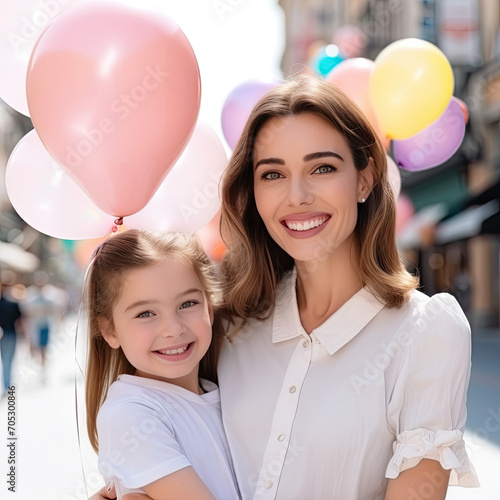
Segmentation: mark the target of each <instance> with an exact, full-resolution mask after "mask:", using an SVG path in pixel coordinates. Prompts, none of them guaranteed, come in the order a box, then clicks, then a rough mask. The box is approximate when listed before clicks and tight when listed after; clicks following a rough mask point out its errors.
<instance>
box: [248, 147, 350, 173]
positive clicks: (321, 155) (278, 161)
mask: <svg viewBox="0 0 500 500" xmlns="http://www.w3.org/2000/svg"><path fill="white" fill-rule="evenodd" d="M328 156H331V157H333V158H337V159H339V160H341V161H344V158H342V156H340V155H339V154H338V153H334V152H333V151H319V152H317V153H309V154H308V155H305V156H304V158H302V160H303V161H311V160H317V159H318V158H326V157H328ZM263 164H267V165H284V164H285V161H284V160H282V159H281V158H264V159H262V160H259V161H258V162H257V163H256V164H255V170H257V167H258V166H259V165H263Z"/></svg>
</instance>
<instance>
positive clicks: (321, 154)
mask: <svg viewBox="0 0 500 500" xmlns="http://www.w3.org/2000/svg"><path fill="white" fill-rule="evenodd" d="M327 156H333V158H338V159H339V160H342V161H344V158H342V156H340V155H339V154H338V153H334V152H333V151H320V152H318V153H310V154H308V155H305V156H304V158H303V160H304V161H311V160H317V159H318V158H325V157H327Z"/></svg>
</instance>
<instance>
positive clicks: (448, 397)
mask: <svg viewBox="0 0 500 500" xmlns="http://www.w3.org/2000/svg"><path fill="white" fill-rule="evenodd" d="M469 376H470V328H469V324H468V322H467V319H466V318H465V315H464V314H463V312H462V310H461V309H460V307H459V305H458V303H457V302H456V300H455V299H454V298H453V297H452V296H451V295H448V294H437V295H435V296H434V297H432V298H429V297H428V296H426V295H424V294H423V293H420V292H418V291H415V292H413V293H412V295H411V298H410V300H409V301H408V302H407V303H405V304H404V305H403V306H402V307H401V308H399V309H390V308H387V307H385V306H383V305H382V304H381V303H380V302H378V300H377V299H376V298H375V297H374V296H373V295H372V294H371V293H370V292H369V291H368V290H367V289H365V288H363V289H361V290H360V291H359V292H357V293H356V294H355V295H354V296H353V297H351V299H349V300H348V301H347V302H346V303H345V304H344V305H343V306H342V307H341V308H340V309H339V310H338V311H337V312H335V313H334V314H333V315H332V316H331V317H330V318H329V319H328V320H327V321H325V322H324V323H323V324H322V325H321V326H319V327H318V328H316V329H315V330H314V331H313V332H312V333H311V334H310V335H308V334H307V333H306V332H305V330H304V328H303V327H302V324H301V322H300V317H299V312H298V307H297V298H296V270H295V269H294V270H293V271H291V272H289V273H288V274H287V275H286V276H285V277H284V278H283V279H282V281H281V283H280V284H279V286H278V293H277V299H276V309H275V311H274V314H273V315H272V317H271V318H269V319H268V320H265V321H258V320H251V321H249V322H248V323H247V324H246V325H245V327H244V328H243V329H242V330H241V331H240V332H239V333H238V335H237V336H236V337H234V338H233V339H232V341H227V342H225V344H224V346H223V349H222V353H221V358H220V361H219V387H220V393H221V402H222V414H223V421H224V428H225V431H226V435H227V438H228V441H229V446H230V449H231V453H232V457H233V461H234V466H235V471H236V476H237V479H238V483H239V487H240V491H241V493H242V495H243V498H244V499H252V498H253V499H279V500H294V499H297V500H304V499H315V500H328V499H335V500H338V499H342V500H379V499H380V500H381V499H383V498H384V495H385V490H386V486H387V478H395V477H397V476H398V474H399V473H400V472H401V471H404V470H405V469H408V468H410V467H413V466H415V465H417V464H418V463H419V461H420V460H421V459H423V458H431V459H435V460H439V462H440V463H441V465H442V466H443V467H444V468H445V469H452V472H451V476H450V484H460V485H462V486H478V485H479V483H478V481H477V477H476V474H475V471H474V468H473V466H472V464H471V463H470V462H469V459H468V457H467V454H466V451H465V448H464V441H463V439H462V433H463V431H464V428H465V420H466V408H465V403H466V394H467V386H468V383H469ZM416 493H419V492H416ZM420 494H422V492H420Z"/></svg>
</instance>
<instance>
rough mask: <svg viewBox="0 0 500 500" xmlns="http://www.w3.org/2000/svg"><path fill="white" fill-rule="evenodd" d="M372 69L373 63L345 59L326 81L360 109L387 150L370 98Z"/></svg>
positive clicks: (386, 141) (387, 143)
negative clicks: (343, 93) (337, 88)
mask: <svg viewBox="0 0 500 500" xmlns="http://www.w3.org/2000/svg"><path fill="white" fill-rule="evenodd" d="M374 68H375V63H374V62H373V61H370V60H369V59H365V58H363V57H356V58H354V59H346V60H345V61H342V62H341V63H340V64H338V65H337V66H335V68H333V69H332V71H331V72H330V73H329V74H328V76H327V77H326V80H327V81H328V82H330V83H333V84H334V85H336V86H337V87H339V88H340V90H342V91H343V92H345V93H346V94H347V95H348V96H349V97H350V98H351V99H352V100H353V101H354V102H355V103H356V104H357V105H358V106H359V107H360V108H361V110H362V111H363V113H364V114H365V116H366V118H367V119H368V121H369V122H370V125H371V126H372V127H373V128H374V130H375V132H376V134H377V135H378V137H379V138H380V140H381V141H382V143H383V144H384V146H385V147H386V148H387V147H388V146H389V142H390V141H389V140H388V138H387V137H386V136H385V135H384V134H383V133H382V130H381V128H380V125H379V123H378V119H377V114H376V113H375V108H374V107H373V104H372V100H371V96H370V78H371V76H372V73H373V70H374Z"/></svg>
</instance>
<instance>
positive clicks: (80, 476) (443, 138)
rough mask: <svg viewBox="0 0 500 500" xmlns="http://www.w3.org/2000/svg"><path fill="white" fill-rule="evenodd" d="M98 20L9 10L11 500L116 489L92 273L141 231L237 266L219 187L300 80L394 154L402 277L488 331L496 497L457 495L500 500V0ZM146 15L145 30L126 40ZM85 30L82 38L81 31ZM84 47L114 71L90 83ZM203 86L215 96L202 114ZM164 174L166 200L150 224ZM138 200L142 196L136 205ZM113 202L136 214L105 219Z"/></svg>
mask: <svg viewBox="0 0 500 500" xmlns="http://www.w3.org/2000/svg"><path fill="white" fill-rule="evenodd" d="M1 1H2V0H0V2H1ZM87 3H88V4H90V6H89V8H90V10H89V12H91V11H92V9H93V8H94V7H95V8H96V9H97V11H96V12H95V13H92V12H91V15H90V16H89V17H85V16H82V14H81V13H83V12H85V7H86V5H85V4H87ZM93 3H94V2H93V0H18V1H16V2H7V1H4V2H3V3H0V5H1V6H2V7H3V9H2V15H1V16H0V67H1V68H2V71H3V73H2V75H4V77H3V78H1V79H0V290H3V292H2V293H3V294H4V297H5V298H6V299H8V300H7V302H9V303H10V305H9V307H10V313H9V314H7V313H5V312H4V313H3V315H2V314H0V319H5V317H8V318H9V323H12V325H13V326H12V327H11V328H8V327H6V326H5V325H4V324H1V325H0V327H1V328H2V329H3V330H4V331H5V332H8V333H9V334H10V337H9V336H8V335H4V336H3V339H2V341H1V344H0V347H1V348H2V350H1V351H0V352H1V354H2V356H3V358H2V359H5V360H7V362H4V365H2V361H0V367H3V366H5V367H7V369H6V370H5V372H6V375H5V380H6V381H7V383H8V379H9V375H8V373H9V370H8V367H9V366H10V361H11V360H12V354H13V353H14V346H15V342H16V339H17V347H16V349H15V356H14V359H13V365H12V366H13V369H12V385H14V386H15V390H14V391H12V394H11V395H10V396H4V397H2V398H1V399H0V442H1V443H2V445H1V446H0V477H1V480H0V500H4V499H9V498H13V499H19V500H38V499H40V500H45V499H51V500H84V499H87V498H88V497H89V496H91V495H92V494H93V493H94V492H96V491H97V490H99V489H100V488H101V487H102V486H103V480H102V478H101V476H100V474H99V472H98V469H97V455H96V453H95V452H94V450H93V449H92V447H91V445H90V443H89V440H88V438H87V431H86V421H85V408H84V387H83V377H82V375H81V373H80V372H79V367H78V366H77V363H76V361H75V351H76V350H77V349H76V348H75V332H76V330H77V328H76V326H77V322H78V320H77V314H76V309H77V307H78V301H79V297H80V293H81V288H82V282H83V276H84V274H85V270H86V269H87V266H88V264H89V262H90V260H91V258H92V255H93V253H94V251H95V249H96V247H97V245H98V244H100V243H101V242H102V241H103V239H104V238H107V237H110V236H111V235H112V234H113V233H114V232H116V231H117V232H121V231H122V230H125V231H126V230H127V228H130V229H133V228H142V229H160V230H185V231H187V232H190V233H196V234H197V235H198V236H199V238H200V240H201V242H202V244H203V246H204V249H205V251H206V252H207V254H208V256H209V257H210V259H212V260H213V261H214V262H217V263H218V262H219V261H220V260H221V259H222V257H223V255H224V252H225V251H226V246H225V244H224V242H223V240H222V238H221V234H220V231H219V222H220V214H221V212H220V202H221V200H220V189H219V188H218V186H219V185H220V184H219V183H220V179H221V176H222V173H223V171H224V169H225V168H226V166H227V163H228V159H229V157H230V155H231V154H232V151H233V150H235V147H236V144H237V142H238V140H239V138H240V137H241V133H242V130H243V127H244V125H245V123H246V122H247V119H248V117H249V115H250V112H251V110H252V109H253V107H254V106H255V104H256V103H257V101H258V100H259V99H260V97H261V96H262V95H263V94H264V92H266V91H267V90H269V89H270V88H272V87H274V86H276V85H277V84H278V82H279V81H282V80H287V79H290V78H294V77H297V76H300V75H315V76H316V77H318V78H321V79H324V80H325V81H327V82H329V83H330V84H332V85H335V86H337V87H338V89H340V90H341V91H343V92H344V93H345V94H346V96H347V97H346V99H347V98H349V99H347V101H346V102H350V99H351V100H352V101H353V103H354V104H356V105H357V106H358V108H359V110H360V111H361V112H362V113H364V114H365V117H366V119H367V121H368V122H369V124H370V125H371V127H372V128H373V132H374V133H375V134H376V135H377V136H378V138H379V139H380V141H381V143H382V145H383V146H384V148H385V153H384V155H383V156H384V157H385V159H386V161H387V176H388V178H389V181H390V183H391V185H392V187H393V188H394V191H395V193H396V200H395V203H396V228H395V230H396V233H395V234H396V240H397V246H398V250H399V252H400V255H401V257H402V259H403V262H404V263H405V265H406V267H407V269H408V271H409V272H410V273H412V274H415V275H418V277H419V280H420V286H421V287H422V291H424V292H425V293H426V294H427V295H429V296H432V295H434V294H435V293H440V292H447V293H450V294H452V295H454V296H455V297H456V298H457V300H458V302H459V304H460V306H461V307H462V309H463V310H464V311H465V312H466V314H467V317H468V318H469V321H470V323H471V324H472V325H474V327H473V335H472V376H471V381H470V385H469V393H468V401H467V407H468V420H467V429H466V432H465V440H466V447H467V451H468V454H469V457H470V459H471V461H472V463H473V465H474V466H475V468H476V471H477V474H478V477H479V481H480V483H481V487H480V488H472V489H467V488H460V487H455V488H450V490H449V492H448V495H447V499H451V500H499V499H500V140H499V139H500V2H499V0H314V1H311V0H254V1H252V2H251V1H249V0H248V1H244V0H217V1H205V0H183V1H182V2H181V1H180V0H141V1H139V0H110V2H109V4H110V5H107V6H106V5H105V4H106V2H95V5H94V7H92V4H93ZM111 4H116V5H115V6H114V7H113V8H112V6H111ZM119 4H122V5H119ZM99 5H100V7H99ZM80 8H82V10H81V11H80V15H78V13H77V14H75V17H72V16H71V15H69V16H68V17H66V21H65V20H64V15H65V14H68V13H69V14H71V10H72V9H75V11H76V12H77V9H80ZM128 8H130V9H132V11H134V10H135V9H137V10H135V13H136V14H137V13H139V12H140V11H143V10H144V11H143V12H141V14H140V15H139V16H135V17H131V18H130V23H131V24H127V23H128V22H129V21H127V23H125V22H124V24H123V25H121V24H120V23H119V22H118V20H119V19H125V20H126V19H128V17H127V16H128V15H129V14H130V12H132V11H130V12H129V13H128V14H127V9H128ZM113 9H116V11H115V14H116V17H115V18H108V17H107V16H108V15H109V13H108V12H107V11H108V10H109V11H110V12H113ZM121 9H123V12H121ZM66 10H67V11H68V12H66ZM75 11H74V12H75ZM120 12H121V14H120ZM119 14H120V15H119ZM122 15H123V16H124V17H122ZM59 16H60V17H61V18H62V21H61V20H60V19H59V21H60V22H61V23H62V26H63V28H64V29H62V30H61V35H60V40H59V45H58V43H55V42H54V45H53V44H52V42H50V43H49V42H46V46H45V48H46V50H47V54H49V55H50V54H51V51H52V50H53V54H52V55H50V57H52V56H54V61H55V62H54V63H53V65H52V66H50V67H49V66H43V64H42V66H41V68H42V69H41V70H40V73H37V71H35V70H36V68H37V67H38V65H37V64H38V63H39V62H40V61H41V62H42V63H43V62H44V61H48V60H52V59H50V57H48V56H46V57H44V56H43V54H44V52H43V48H44V35H45V36H46V33H47V32H49V33H50V29H48V30H46V31H45V28H47V27H50V26H51V25H52V23H53V22H54V23H56V28H57V22H58V18H59ZM68 19H69V20H70V21H71V20H72V19H73V21H72V22H75V25H72V24H68V25H66V26H65V22H69V21H68ZM82 19H83V21H82ZM85 19H87V20H90V21H88V22H89V24H88V25H85V24H81V23H82V22H83V23H85V22H87V21H85ZM99 20H100V22H101V25H102V26H104V28H105V29H103V30H102V33H101V35H100V36H101V38H99V36H98V31H99V30H97V29H96V25H97V24H98V23H97V21H99ZM146 21H147V22H148V23H150V24H147V23H146ZM142 22H145V23H146V24H144V29H143V28H141V29H138V28H139V27H140V26H143V25H142V24H136V23H142ZM167 22H168V24H167ZM158 23H159V24H158ZM162 23H163V25H162ZM170 23H175V24H170ZM157 24H158V26H160V25H162V26H163V27H162V29H161V30H160V31H161V32H162V33H163V31H165V32H166V31H169V30H170V28H169V29H168V30H165V26H167V25H168V26H174V25H177V27H178V28H179V29H177V28H176V29H175V30H174V31H173V33H174V32H175V33H177V35H178V34H179V33H180V34H184V35H185V37H186V41H185V43H186V47H185V48H186V50H187V49H189V50H188V52H187V53H189V54H190V55H189V59H190V61H191V70H192V71H191V73H190V74H191V78H188V76H182V75H183V73H180V72H179V73H178V74H177V73H176V71H177V70H179V71H180V69H182V68H181V67H182V64H180V63H179V62H177V58H178V59H179V61H180V60H183V61H184V60H185V59H186V57H184V56H183V57H180V56H179V55H178V54H181V52H178V51H176V50H173V49H172V50H170V49H169V50H166V47H167V45H166V44H165V40H169V39H168V38H167V39H164V38H162V40H164V41H163V42H161V43H160V42H158V44H157V45H153V44H151V43H150V42H149V41H147V40H149V38H148V37H149V36H150V35H151V33H152V32H153V31H152V29H153V28H154V27H155V26H157ZM119 26H123V28H122V29H119V28H118V27H119ZM75 27H76V28H78V29H77V30H75V29H74V28H75ZM155 29H156V28H155ZM142 30H144V33H148V36H146V37H145V38H144V40H146V41H147V43H146V42H143V41H141V37H140V36H139V35H140V33H142ZM56 33H57V30H56ZM77 33H78V34H79V36H81V37H82V38H79V39H78V42H77V41H76V40H77V37H76V35H77ZM104 35H105V36H104ZM177 35H176V36H177ZM162 36H163V35H162ZM165 36H166V35H165ZM169 36H170V35H169ZM73 37H74V40H73ZM113 37H114V38H113ZM56 39H57V37H55V39H54V40H56ZM40 40H41V43H40ZM46 40H47V38H46ZM48 40H49V41H50V40H52V39H51V38H50V37H49V38H48ZM56 42H57V40H56ZM106 43H108V45H106ZM133 44H136V45H135V46H136V47H139V48H140V49H141V50H143V52H139V49H135V50H132V49H131V48H129V47H132V46H134V45H133ZM35 46H36V49H35ZM68 47H69V48H68ZM106 47H107V48H106ZM155 47H156V49H155ZM82 48H85V50H89V51H90V49H92V50H94V51H95V53H94V58H92V57H90V56H89V54H90V53H91V52H89V54H86V57H84V58H83V61H84V63H85V64H82V66H81V67H80V66H78V64H80V62H79V61H80V56H81V54H82V53H84V52H85V51H82V50H83V49H82ZM191 50H192V53H193V54H194V57H193V54H191ZM164 52H165V54H164ZM141 53H142V54H144V55H143V56H140V57H139V56H138V55H137V54H141ZM182 53H184V52H182ZM36 54H41V56H39V57H38V63H35V62H34V61H36V60H37V57H33V56H34V55H36ZM171 55H172V56H175V57H174V58H173V59H170V56H171ZM62 56H64V57H62ZM145 56H148V58H147V61H146V59H144V57H145ZM167 56H168V57H167ZM417 56H418V57H417ZM64 58H66V59H64ZM163 58H165V61H166V62H165V64H167V62H168V66H166V68H167V69H168V71H167V69H162V68H163V66H162V67H161V68H160V63H159V62H158V61H163ZM91 62H92V64H91ZM161 64H163V62H162V63H161ZM44 68H45V69H44ZM71 68H73V69H71ZM75 68H79V69H78V71H77V70H76V69H75ZM131 68H132V69H131ZM188 74H189V72H186V75H188ZM36 75H39V76H38V77H37V78H35V76H36ZM166 75H170V76H169V78H164V77H165V76H166ZM198 77H199V80H200V81H199V84H200V87H198ZM66 78H68V80H66ZM73 78H74V79H73ZM85 78H87V80H86V79H85ZM151 78H153V80H151ZM174 80H175V81H176V82H177V83H178V88H179V90H175V92H174V89H177V87H174V86H172V87H170V84H171V82H173V81H174ZM37 81H38V82H40V83H39V84H38V85H37V84H36V82H37ZM28 82H32V84H31V85H28ZM33 82H35V83H33ZM85 82H87V83H85ZM401 82H402V83H403V84H402V83H401ZM188 84H190V85H191V84H192V85H193V89H194V88H197V89H198V91H197V92H194V91H193V94H192V95H191V94H190V96H187V94H186V95H184V91H186V92H187V90H186V89H188V88H190V87H189V85H188ZM200 88H201V90H200ZM29 89H31V90H29ZM169 89H172V90H169ZM181 90H182V91H181ZM170 91H171V92H172V95H170ZM198 92H199V94H198ZM195 94H196V95H195ZM434 95H435V96H437V97H436V99H433V98H432V97H433V96H434ZM162 96H163V97H162ZM183 98H185V101H183V100H182V99H183ZM197 98H199V103H198V106H197V108H196V110H195V109H194V108H193V109H191V111H192V113H191V114H192V120H191V121H192V123H191V125H192V127H191V133H190V134H187V130H188V127H187V126H186V127H187V128H186V131H185V132H186V133H185V137H184V139H185V141H184V142H183V141H180V139H179V141H178V142H177V143H176V144H174V143H172V144H170V142H171V139H172V135H173V132H175V131H176V130H177V129H178V128H179V127H180V125H179V124H180V122H181V120H182V119H184V118H185V115H187V114H188V113H187V111H186V110H187V108H190V107H191V105H192V104H193V103H195V102H196V101H197ZM85 99H87V101H86V100H85ZM183 102H184V104H182V103H183ZM49 103H52V104H51V105H49ZM28 104H29V106H28ZM174 104H176V106H174ZM177 105H178V106H177ZM50 106H52V107H50ZM177 107H178V109H174V108H177ZM195 111H196V112H195ZM128 116H130V117H131V118H130V119H127V117H128ZM44 124H45V126H44ZM167 125H168V127H167ZM163 126H165V128H161V127H163ZM354 130H356V129H354ZM272 136H273V134H271V136H270V138H269V142H272V140H273V139H272ZM370 137H372V136H370ZM167 138H168V139H169V140H167ZM153 139H154V141H153ZM150 140H151V141H150ZM266 141H267V139H266ZM370 141H371V139H370ZM174 142H175V141H174ZM264 142H265V141H264ZM255 143H256V144H258V141H256V142H255ZM153 145H154V146H155V147H153ZM174 146H175V147H174ZM181 146H182V147H181ZM107 148H109V149H107ZM106 151H107V153H106ZM127 151H128V153H127ZM318 151H325V150H323V149H319V150H318ZM329 151H330V150H329ZM331 151H333V150H331ZM167 153H168V155H167ZM174 153H175V154H174ZM181 153H182V154H181ZM334 154H336V153H334ZM179 155H181V156H179ZM320 155H321V153H320ZM167 156H168V158H170V160H171V161H170V160H169V161H165V160H166V158H167ZM273 156H274V155H273ZM302 156H303V155H300V157H301V158H302ZM308 156H309V155H308ZM176 158H177V159H176ZM155 159H156V160H157V161H156V165H157V168H156V169H155V168H153V165H154V164H155V161H154V160H155ZM304 159H305V157H304ZM375 159H376V158H375ZM125 160H126V161H125ZM80 162H83V163H82V164H81V165H80ZM113 165H114V166H115V167H116V168H117V170H112V169H110V167H111V166H113ZM89 167H92V168H94V167H95V168H96V170H95V171H94V174H92V175H89V173H88V172H89V170H88V168H89ZM357 167H359V165H357ZM363 168H364V167H363ZM383 168H384V169H385V166H384V167H383ZM333 170H336V169H333ZM152 173H153V174H154V175H156V177H157V180H158V182H157V184H158V185H155V186H153V183H151V185H150V186H149V187H150V189H149V191H148V192H147V193H146V192H145V193H144V195H145V196H143V197H142V198H144V199H143V201H144V203H142V205H141V207H139V204H137V206H136V204H135V202H136V201H137V200H136V198H137V197H138V191H140V186H141V182H142V181H143V180H145V179H148V178H151V174H152ZM357 173H359V172H357ZM160 174H161V175H160ZM167 174H168V176H167ZM154 175H153V177H154ZM252 175H253V174H252ZM162 176H163V177H162ZM160 178H163V179H165V180H164V181H163V182H160ZM304 178H305V177H304ZM125 180H126V181H127V182H126V185H127V186H128V187H127V189H125V188H124V187H121V188H119V189H118V186H120V185H122V184H121V182H122V181H125ZM139 181H141V182H139ZM124 185H125V184H123V186H124ZM153 188H154V189H153ZM94 192H95V193H97V194H99V193H101V192H102V193H101V194H103V193H105V196H104V194H103V197H102V200H109V199H114V197H115V194H116V198H117V199H118V198H119V200H118V201H120V203H122V202H123V204H122V205H121V206H119V207H111V206H110V207H107V205H106V206H104V205H103V206H101V205H100V204H99V203H98V202H97V201H96V199H97V198H96V199H94V198H95V197H94V196H93V195H92V193H94ZM252 192H253V190H252ZM146 195H147V196H146ZM98 198H99V199H101V197H100V196H99V197H98ZM276 199H278V198H276ZM372 199H373V198H372ZM148 200H149V201H148ZM362 200H363V203H364V201H365V198H363V199H362ZM129 202H130V203H132V202H134V204H133V206H130V207H129V206H128V205H127V204H128V203H129ZM368 205H369V204H368ZM365 206H366V205H365ZM382 206H385V205H382ZM322 210H323V209H322ZM388 213H389V211H388ZM120 214H121V215H123V217H118V216H120ZM141 214H142V215H141ZM315 217H316V216H315ZM188 219H189V224H188ZM117 221H119V222H117ZM120 224H122V225H120ZM191 224H192V225H191ZM118 228H120V229H118ZM303 234H304V233H303ZM226 241H227V240H226ZM0 300H2V294H0ZM13 304H14V305H15V308H16V309H17V306H18V305H19V310H18V315H17V317H16V318H14V316H15V314H12V310H13V309H12V306H13ZM5 310H7V309H4V311H5ZM66 311H69V312H66ZM14 319H15V321H14ZM10 320H12V321H10ZM16 321H17V323H16ZM49 324H50V328H49ZM16 330H17V332H16ZM49 332H50V335H49ZM0 333H1V329H0ZM16 335H17V337H16ZM79 340H80V341H81V340H82V339H81V338H80V339H79ZM47 342H48V345H47ZM2 344H3V347H2ZM81 345H83V344H81ZM81 345H80V342H78V347H79V348H80V347H81ZM428 348H429V350H431V349H433V345H431V344H429V347H428ZM453 355H454V353H453V352H450V353H449V356H450V357H452V356H453ZM78 359H79V360H80V361H82V360H83V359H84V356H82V354H81V352H79V354H78ZM1 380H2V375H1V374H0V381H1ZM439 383H440V381H439V380H435V384H436V385H438V384H439ZM2 388H3V386H2ZM417 396H418V395H417ZM9 419H10V422H9ZM382 424H383V425H384V426H385V422H382ZM330 449H332V447H330V448H328V450H330ZM14 461H15V474H16V475H15V477H12V476H9V471H10V467H11V465H12V464H13V462H14ZM344 462H345V463H348V462H347V461H344ZM338 466H339V471H341V472H342V469H341V464H339V465H338ZM293 477H295V476H293ZM365 481H366V479H365ZM271 484H272V483H271ZM367 484H368V483H367ZM427 484H428V483H427ZM294 486H295V483H294ZM9 488H10V490H9ZM421 498H422V497H418V499H417V498H415V499H414V500H420V499H421ZM424 498H427V497H426V496H425V495H424ZM287 500H288V499H287ZM301 500H303V499H301ZM304 500H306V499H304ZM307 500H323V499H322V498H312V499H307ZM338 500H344V499H340V498H339V499H338ZM358 500H371V499H364V498H363V499H361V498H360V499H358Z"/></svg>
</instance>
